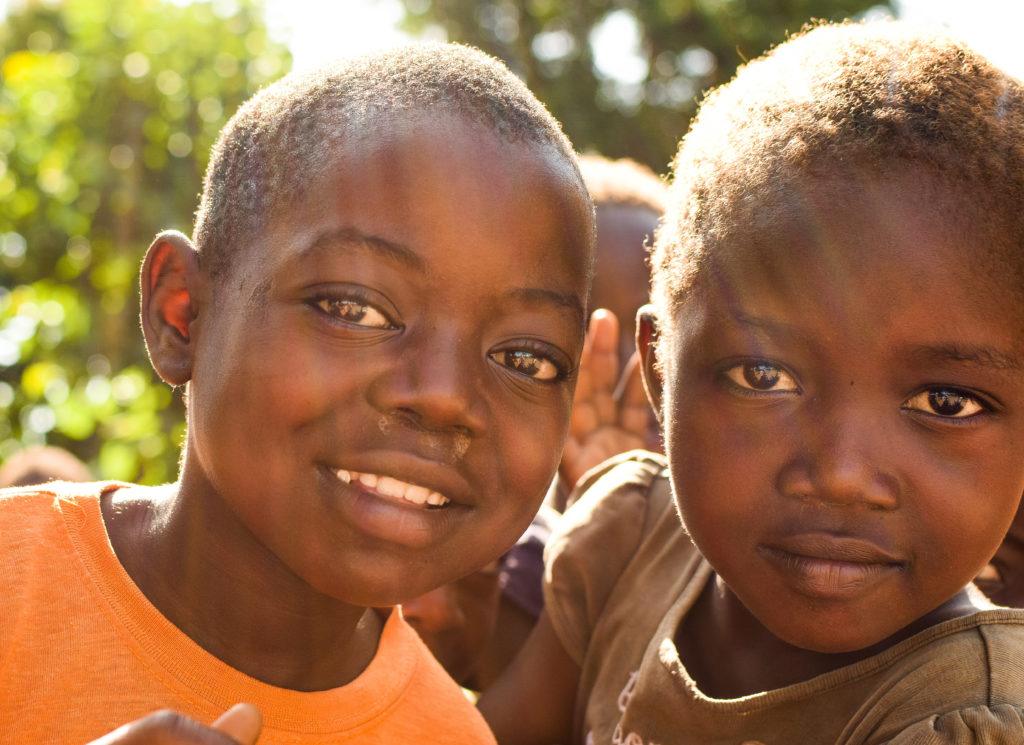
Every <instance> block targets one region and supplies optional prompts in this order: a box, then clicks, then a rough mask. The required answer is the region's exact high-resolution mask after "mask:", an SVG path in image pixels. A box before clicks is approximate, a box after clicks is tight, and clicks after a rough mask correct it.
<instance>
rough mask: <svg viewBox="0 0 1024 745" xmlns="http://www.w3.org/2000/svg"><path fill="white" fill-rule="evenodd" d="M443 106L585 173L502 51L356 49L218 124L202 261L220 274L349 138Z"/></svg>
mask: <svg viewBox="0 0 1024 745" xmlns="http://www.w3.org/2000/svg"><path fill="white" fill-rule="evenodd" d="M437 112H441V113H454V114H457V115H459V116H461V117H465V118H466V119H467V120H468V121H470V122H472V123H474V124H477V125H480V126H481V127H483V128H485V129H486V130H489V131H491V132H494V133H495V134H496V135H497V136H498V137H500V138H502V139H503V140H505V141H507V142H510V143H519V142H529V143H536V144H538V145H540V146H543V147H548V148H551V149H552V150H553V151H554V152H555V153H556V155H557V156H558V157H562V158H564V159H565V160H566V162H567V163H569V164H570V167H571V168H572V169H573V170H574V171H576V173H577V174H578V167H577V165H576V157H575V153H574V151H573V149H572V145H570V143H569V140H568V139H567V138H566V136H565V135H564V134H563V132H562V129H561V126H560V125H559V123H558V122H557V121H556V120H555V118H554V117H553V116H551V114H550V113H549V112H548V110H547V109H546V108H544V105H543V104H541V103H540V101H538V100H537V99H536V98H535V97H534V95H533V94H532V93H531V92H530V91H529V89H528V88H527V87H526V86H525V85H524V84H523V82H522V81H521V80H519V78H517V77H516V76H515V75H514V74H512V72H511V71H509V69H508V68H507V67H505V65H504V64H503V63H501V62H500V61H498V60H497V59H495V58H493V57H490V56H488V55H486V54H484V53H483V52H481V51H479V50H477V49H473V48H471V47H467V46H461V45H456V44H415V45H409V46H406V47H401V48H398V49H394V50H389V51H386V52H382V53H377V54H370V55H366V56H362V57H358V58H355V59H351V60H348V61H345V62H340V63H337V64H335V65H333V66H329V67H325V68H322V69H320V70H316V71H313V72H309V73H305V74H292V75H288V76H286V77H284V78H282V79H281V80H279V81H277V82H276V83H274V84H273V85H270V86H268V87H267V88H265V89H264V90H262V91H260V92H259V93H257V94H256V95H255V96H253V97H252V98H251V99H249V100H248V101H247V102H246V103H244V104H242V106H241V107H240V108H239V109H238V111H237V112H236V113H235V115H234V116H233V117H232V118H231V120H230V121H228V123H227V124H226V125H225V126H224V129H223V130H221V133H220V135H219V137H218V140H217V143H216V144H215V145H214V147H213V151H212V154H211V157H210V163H209V166H208V168H207V171H206V178H205V180H204V184H203V193H202V196H201V198H200V203H199V208H198V210H197V212H196V224H195V229H194V232H193V241H194V243H195V245H196V247H197V249H198V250H199V255H200V261H201V263H202V265H203V267H204V269H205V270H206V271H208V272H209V273H210V274H211V275H212V276H214V277H221V276H223V275H224V274H225V273H226V271H227V270H228V269H229V268H230V267H231V266H232V264H233V261H234V259H235V254H236V252H237V250H238V247H240V246H243V245H246V244H247V243H249V242H251V241H252V240H253V239H254V238H255V237H256V236H257V234H258V233H259V232H260V230H261V229H262V228H263V227H264V226H265V225H267V224H268V222H269V221H271V220H273V219H274V217H275V216H277V215H279V214H280V213H281V212H282V211H284V210H287V209H288V208H289V207H290V206H292V205H295V204H297V203H298V202H299V201H300V200H301V199H302V197H303V196H304V195H305V194H306V190H307V189H308V188H310V187H311V186H312V185H313V184H314V183H315V182H316V181H317V179H318V177H319V176H320V175H321V174H324V173H325V172H326V169H327V168H329V167H330V166H331V165H332V164H333V163H334V162H335V161H336V158H337V156H338V153H339V150H340V149H341V148H343V147H344V146H345V142H346V140H347V139H348V138H350V137H354V136H357V135H359V136H362V135H365V134H366V133H373V132H374V131H377V130H380V129H381V128H383V127H384V126H386V125H387V123H388V122H389V121H393V120H394V119H396V118H398V117H401V116H405V115H409V114H430V113H437ZM580 189H581V191H585V189H584V187H583V185H582V179H581V182H580Z"/></svg>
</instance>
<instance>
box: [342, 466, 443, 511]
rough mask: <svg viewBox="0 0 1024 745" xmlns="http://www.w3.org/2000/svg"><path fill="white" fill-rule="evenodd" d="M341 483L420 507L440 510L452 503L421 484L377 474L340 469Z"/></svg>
mask: <svg viewBox="0 0 1024 745" xmlns="http://www.w3.org/2000/svg"><path fill="white" fill-rule="evenodd" d="M334 475H335V476H337V477H338V480H339V481H342V482H344V483H346V484H352V483H356V484H359V486H360V487H361V488H362V489H364V490H365V491H368V492H370V493H371V494H375V495H377V496H380V497H390V498H392V499H400V500H402V501H404V502H408V503H410V504H415V505H418V506H420V507H428V508H429V507H435V508H440V507H444V506H445V505H447V504H448V503H449V502H451V500H450V499H448V497H446V496H444V495H443V494H441V493H439V492H436V491H432V490H430V489H428V488H427V487H425V486H420V485H419V484H410V483H408V482H406V481H401V480H399V479H396V478H394V477H392V476H381V475H379V474H375V473H360V472H358V471H348V470H346V469H344V468H339V469H338V470H337V471H335V474H334Z"/></svg>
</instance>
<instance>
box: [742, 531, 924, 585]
mask: <svg viewBox="0 0 1024 745" xmlns="http://www.w3.org/2000/svg"><path fill="white" fill-rule="evenodd" d="M757 551H758V553H759V554H761V556H763V557H764V558H765V559H766V560H767V561H768V562H769V563H770V564H771V565H772V566H773V567H774V568H775V569H776V570H777V571H779V572H780V573H781V574H782V575H783V577H784V579H785V580H786V581H787V584H789V585H790V586H791V587H792V588H793V589H794V590H795V591H796V592H797V593H799V594H801V595H805V596H808V597H813V598H818V599H823V600H844V599H849V598H851V597H853V596H855V595H858V594H860V593H862V592H865V591H866V590H868V589H870V588H871V587H873V586H875V585H876V584H878V583H879V582H882V581H884V580H885V579H888V578H889V577H892V576H893V575H894V574H896V573H899V572H902V571H903V570H904V569H905V568H906V562H905V561H902V560H901V559H900V558H899V557H897V556H896V555H894V554H893V553H891V552H889V551H886V550H884V549H882V548H880V547H878V546H876V545H875V544H873V543H870V542H868V541H864V540H861V539H857V538H848V537H841V536H834V535H828V534H820V533H812V534H804V535H797V536H789V537H787V538H783V539H781V540H779V541H775V542H773V543H772V544H770V545H760V546H758V547H757Z"/></svg>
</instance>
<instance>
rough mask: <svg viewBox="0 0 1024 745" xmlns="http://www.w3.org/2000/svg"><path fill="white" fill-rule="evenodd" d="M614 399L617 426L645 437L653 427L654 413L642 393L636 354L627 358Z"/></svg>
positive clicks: (641, 378)
mask: <svg viewBox="0 0 1024 745" xmlns="http://www.w3.org/2000/svg"><path fill="white" fill-rule="evenodd" d="M616 399H617V400H618V401H619V426H620V427H622V429H624V430H626V431H627V432H630V433H632V434H635V435H638V436H640V437H645V436H646V434H647V432H648V430H649V429H651V427H652V425H653V420H654V411H653V410H652V409H651V404H650V402H649V401H648V400H647V393H646V392H645V391H644V381H643V377H642V376H641V375H640V355H639V353H637V352H634V353H633V356H632V357H630V358H629V363H627V365H626V369H625V370H624V371H623V373H622V380H621V381H619V385H618V387H617V388H616Z"/></svg>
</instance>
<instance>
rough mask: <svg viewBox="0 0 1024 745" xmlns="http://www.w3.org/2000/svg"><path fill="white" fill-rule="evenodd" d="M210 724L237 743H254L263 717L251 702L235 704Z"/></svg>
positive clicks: (261, 725) (245, 744) (243, 744)
mask: <svg viewBox="0 0 1024 745" xmlns="http://www.w3.org/2000/svg"><path fill="white" fill-rule="evenodd" d="M210 726H211V727H213V729H215V730H217V731H218V732H222V733H224V734H225V735H228V736H229V737H233V738H234V739H235V740H237V741H238V743H239V745H255V744H256V738H257V737H259V734H260V729H262V727H263V718H262V717H261V716H260V710H259V709H257V708H256V707H255V706H253V705H252V704H235V705H234V706H232V707H231V708H230V709H228V710H227V711H225V712H224V713H223V714H221V715H220V716H219V717H217V721H215V722H214V723H213V724H212V725H210Z"/></svg>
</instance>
